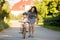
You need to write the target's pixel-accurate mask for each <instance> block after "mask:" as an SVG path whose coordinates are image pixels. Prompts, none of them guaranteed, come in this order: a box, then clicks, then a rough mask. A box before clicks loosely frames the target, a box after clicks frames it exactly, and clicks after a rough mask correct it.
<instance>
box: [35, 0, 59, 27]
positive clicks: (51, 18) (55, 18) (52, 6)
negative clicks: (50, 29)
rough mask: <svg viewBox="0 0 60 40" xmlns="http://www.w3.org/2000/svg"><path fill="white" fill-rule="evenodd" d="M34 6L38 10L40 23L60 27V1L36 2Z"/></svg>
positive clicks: (45, 0)
mask: <svg viewBox="0 0 60 40" xmlns="http://www.w3.org/2000/svg"><path fill="white" fill-rule="evenodd" d="M34 4H35V6H36V7H37V10H38V15H39V16H38V18H39V20H40V22H39V23H41V22H42V23H44V24H45V25H51V24H52V26H60V25H59V24H60V0H42V1H38V0H35V3H34ZM41 20H42V21H41Z"/></svg>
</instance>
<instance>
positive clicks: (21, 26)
mask: <svg viewBox="0 0 60 40" xmlns="http://www.w3.org/2000/svg"><path fill="white" fill-rule="evenodd" d="M19 22H21V25H20V31H21V32H22V28H23V25H24V23H25V26H26V25H27V22H29V21H28V16H27V13H26V12H24V13H23V17H22V19H21V20H20V21H19ZM26 31H28V30H27V26H26Z"/></svg>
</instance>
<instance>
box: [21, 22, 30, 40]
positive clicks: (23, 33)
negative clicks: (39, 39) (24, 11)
mask: <svg viewBox="0 0 60 40" xmlns="http://www.w3.org/2000/svg"><path fill="white" fill-rule="evenodd" d="M26 23H28V24H29V22H24V24H23V28H22V36H23V39H25V38H26V25H25V24H26Z"/></svg>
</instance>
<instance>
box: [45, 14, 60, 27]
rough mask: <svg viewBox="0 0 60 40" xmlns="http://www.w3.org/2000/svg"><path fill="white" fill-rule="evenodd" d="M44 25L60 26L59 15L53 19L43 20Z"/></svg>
mask: <svg viewBox="0 0 60 40" xmlns="http://www.w3.org/2000/svg"><path fill="white" fill-rule="evenodd" d="M44 25H51V26H60V15H58V16H57V17H53V18H45V19H44Z"/></svg>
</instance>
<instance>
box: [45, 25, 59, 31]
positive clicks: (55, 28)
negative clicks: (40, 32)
mask: <svg viewBox="0 0 60 40" xmlns="http://www.w3.org/2000/svg"><path fill="white" fill-rule="evenodd" d="M44 27H45V28H48V29H51V30H55V31H60V27H58V26H49V25H44Z"/></svg>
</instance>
